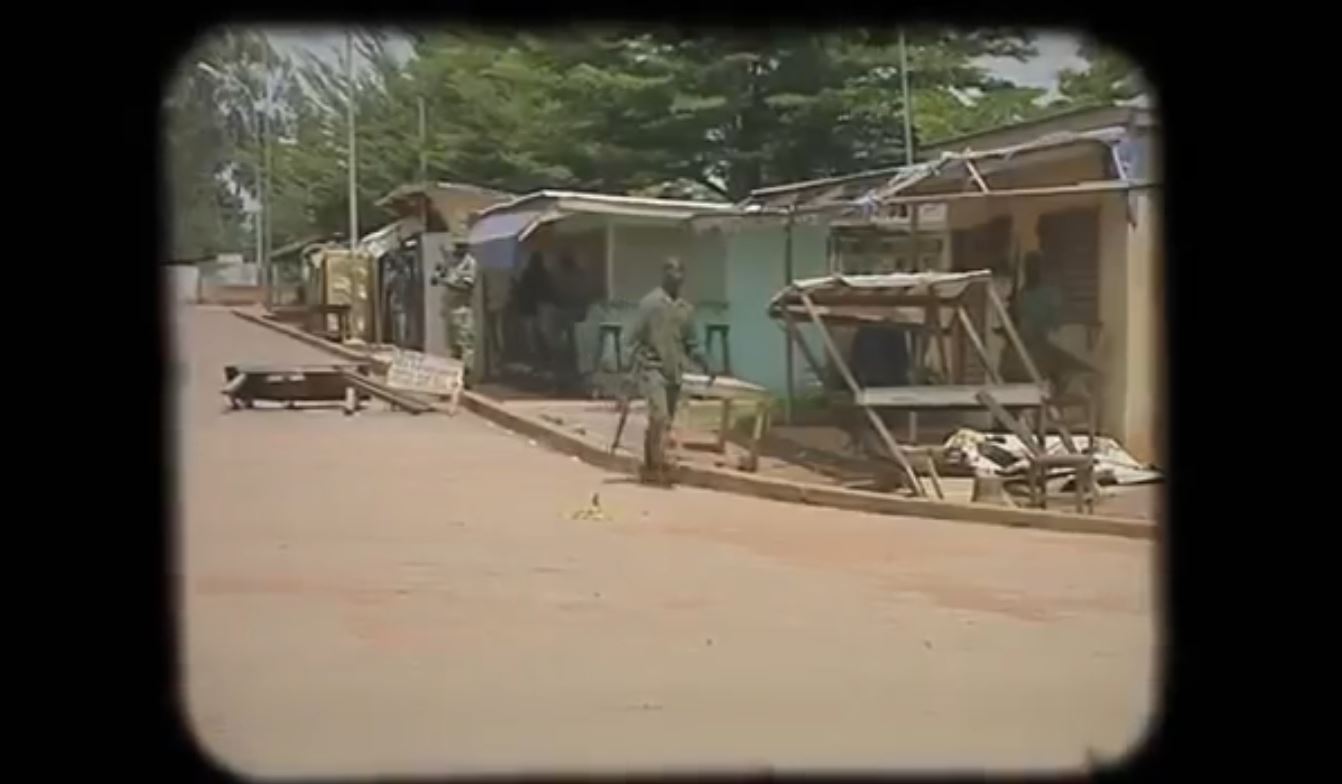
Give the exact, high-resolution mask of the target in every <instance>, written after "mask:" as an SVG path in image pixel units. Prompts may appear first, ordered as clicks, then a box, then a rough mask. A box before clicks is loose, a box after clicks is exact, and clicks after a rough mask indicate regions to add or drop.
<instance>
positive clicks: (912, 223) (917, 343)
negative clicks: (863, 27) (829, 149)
mask: <svg viewBox="0 0 1342 784" xmlns="http://www.w3.org/2000/svg"><path fill="white" fill-rule="evenodd" d="M899 86H900V92H901V93H902V94H903V99H904V165H906V166H912V165H913V162H914V154H913V95H912V94H911V93H910V92H909V50H908V46H907V45H906V44H905V42H904V28H903V27H901V28H899ZM921 207H922V206H921V205H919V204H910V205H909V257H910V258H909V261H910V265H909V266H910V267H911V269H912V270H913V271H914V272H917V271H918V268H919V266H920V265H919V263H918V212H919V210H920V209H921ZM938 318H940V317H939V316H938ZM929 326H930V325H929ZM938 326H940V325H938ZM910 341H911V342H912V344H913V345H912V346H910V348H912V349H913V352H912V356H913V368H912V369H913V373H912V375H913V378H911V379H910V380H911V381H912V382H913V383H915V384H917V383H919V382H920V381H921V380H922V378H921V376H922V373H921V368H922V364H923V351H922V349H923V345H922V341H921V340H919V339H918V335H917V334H916V333H915V334H911V335H910ZM908 424H909V433H908V436H909V441H910V442H912V443H915V444H916V443H917V442H918V412H916V411H910V412H909V416H908Z"/></svg>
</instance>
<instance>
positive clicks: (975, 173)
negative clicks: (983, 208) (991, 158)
mask: <svg viewBox="0 0 1342 784" xmlns="http://www.w3.org/2000/svg"><path fill="white" fill-rule="evenodd" d="M965 168H967V169H969V175H970V176H971V177H973V178H974V184H975V185H977V186H979V190H980V191H983V192H984V193H988V192H989V191H991V190H992V189H991V188H989V187H988V183H987V182H984V180H983V175H982V174H980V173H979V167H977V166H975V165H974V162H973V161H971V160H965Z"/></svg>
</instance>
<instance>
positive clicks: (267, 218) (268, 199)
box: [261, 36, 275, 304]
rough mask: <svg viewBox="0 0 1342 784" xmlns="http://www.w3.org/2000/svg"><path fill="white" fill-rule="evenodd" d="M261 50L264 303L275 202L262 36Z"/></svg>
mask: <svg viewBox="0 0 1342 784" xmlns="http://www.w3.org/2000/svg"><path fill="white" fill-rule="evenodd" d="M262 47H263V48H262V50H261V56H262V61H261V99H262V104H261V111H262V112H263V116H264V117H265V124H264V126H263V127H264V129H265V135H264V136H263V137H262V145H261V152H262V155H264V156H265V181H264V182H263V184H262V186H261V189H262V193H264V195H265V199H264V201H263V204H265V205H268V206H269V207H270V209H268V210H264V211H263V212H262V213H261V214H262V216H263V220H262V221H261V225H262V226H263V227H264V228H265V235H264V240H263V245H262V255H263V256H264V258H265V266H263V267H262V268H261V275H262V287H263V290H264V292H265V296H266V304H273V303H274V301H275V300H274V293H275V292H274V289H275V270H274V268H272V267H271V264H270V251H271V250H272V249H273V248H274V245H273V244H272V243H271V236H272V235H271V232H272V230H273V228H274V227H273V219H274V217H275V204H274V199H273V196H272V193H271V189H270V183H271V170H272V168H273V167H272V166H271V156H270V137H271V135H272V134H271V133H270V108H271V107H270V41H269V39H266V38H265V37H264V36H262Z"/></svg>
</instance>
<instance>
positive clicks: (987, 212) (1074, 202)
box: [947, 155, 1164, 461]
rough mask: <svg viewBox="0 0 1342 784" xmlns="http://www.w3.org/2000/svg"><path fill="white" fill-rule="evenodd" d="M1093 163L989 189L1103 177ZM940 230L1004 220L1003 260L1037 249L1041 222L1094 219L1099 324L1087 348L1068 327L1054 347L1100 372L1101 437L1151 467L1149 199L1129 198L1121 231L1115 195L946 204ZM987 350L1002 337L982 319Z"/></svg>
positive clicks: (1062, 164) (1153, 339) (1094, 159)
mask: <svg viewBox="0 0 1342 784" xmlns="http://www.w3.org/2000/svg"><path fill="white" fill-rule="evenodd" d="M1102 165H1103V164H1102V163H1101V159H1100V158H1099V156H1098V155H1092V156H1087V157H1085V158H1077V159H1073V160H1069V161H1059V162H1058V163H1056V164H1053V165H1050V166H1047V167H1045V166H1037V167H1031V169H1029V170H1028V171H1026V172H1023V173H1011V174H999V175H996V176H994V177H991V178H989V186H990V187H992V188H994V189H996V188H1021V187H1029V186H1032V185H1039V184H1041V183H1043V182H1066V181H1071V182H1076V181H1081V180H1095V179H1100V178H1102V177H1103V176H1104V172H1103V169H1102ZM949 204H950V209H949V210H948V215H947V218H948V225H949V228H950V229H952V230H957V229H967V228H973V227H975V226H979V225H981V224H983V223H986V222H988V221H990V220H993V219H994V218H998V217H1000V216H1004V215H1010V216H1011V219H1012V243H1013V247H1012V251H1011V252H1012V257H1013V258H1015V259H1020V258H1022V257H1023V256H1024V255H1025V254H1026V253H1028V252H1029V251H1032V250H1038V248H1039V237H1038V234H1037V232H1036V228H1037V225H1038V220H1039V218H1040V217H1041V216H1043V215H1045V214H1047V213H1051V212H1057V211H1061V210H1067V209H1076V208H1085V207H1090V208H1095V209H1098V210H1099V222H1100V248H1099V266H1100V270H1099V289H1100V291H1099V318H1100V322H1101V328H1100V331H1099V334H1098V335H1097V336H1096V337H1095V339H1094V344H1093V346H1092V347H1091V348H1089V349H1088V348H1087V345H1086V343H1087V335H1086V329H1085V327H1083V326H1081V325H1069V326H1067V327H1064V328H1063V329H1062V330H1061V331H1060V333H1059V334H1058V336H1057V340H1058V342H1059V343H1060V344H1061V345H1063V346H1065V347H1066V348H1068V349H1070V350H1072V351H1073V352H1075V353H1077V354H1079V355H1081V356H1086V357H1089V358H1090V359H1091V361H1092V362H1094V363H1095V364H1096V365H1097V366H1098V367H1099V368H1100V369H1101V370H1102V371H1103V374H1104V375H1103V380H1102V387H1101V389H1100V390H1099V393H1100V394H1099V400H1098V401H1097V405H1098V407H1099V419H1100V429H1101V431H1102V432H1105V433H1107V434H1110V435H1113V436H1114V437H1116V438H1118V440H1119V441H1120V442H1121V443H1123V445H1124V447H1125V448H1127V449H1128V451H1129V452H1131V453H1132V454H1133V456H1134V457H1137V458H1138V459H1140V460H1146V461H1154V460H1155V459H1156V446H1157V444H1158V439H1159V434H1160V433H1161V432H1162V430H1161V423H1162V422H1163V419H1162V417H1163V413H1162V406H1163V403H1164V401H1163V397H1162V392H1163V388H1162V386H1161V374H1160V369H1159V361H1160V357H1161V356H1162V352H1161V351H1160V346H1161V345H1162V342H1163V331H1162V330H1163V327H1162V325H1161V324H1160V319H1161V318H1163V312H1164V311H1163V310H1162V307H1163V305H1162V299H1161V292H1160V291H1159V283H1160V280H1161V278H1160V258H1159V256H1160V248H1159V236H1160V235H1159V230H1158V228H1159V227H1158V223H1157V220H1158V217H1159V207H1158V204H1157V203H1156V199H1155V197H1154V196H1153V195H1150V193H1149V192H1139V195H1137V196H1134V197H1133V205H1134V210H1133V213H1132V215H1133V217H1134V219H1135V225H1134V224H1133V223H1130V222H1129V213H1128V196H1127V195H1126V194H1124V193H1122V192H1114V193H1099V194H1068V195H1059V196H1037V197H1025V198H1015V199H974V200H964V201H959V202H950V203H949ZM995 283H996V286H997V290H998V292H999V294H1001V295H1002V297H1003V300H1004V301H1005V299H1006V295H1007V293H1008V292H1009V290H1010V288H1011V281H1010V280H1009V279H1008V278H1005V277H1003V278H1000V279H998V280H996V281H995ZM988 319H989V321H988V326H989V333H990V334H989V335H988V336H987V342H988V349H989V352H990V353H992V354H993V355H994V356H995V357H996V358H997V359H998V360H999V362H1000V359H1001V355H1002V351H1003V350H1004V349H1005V348H1006V341H1005V338H1004V337H1002V336H1001V335H998V334H996V330H997V327H999V326H1000V323H999V321H998V319H997V317H996V315H995V314H994V313H992V312H991V311H990V312H989V314H988Z"/></svg>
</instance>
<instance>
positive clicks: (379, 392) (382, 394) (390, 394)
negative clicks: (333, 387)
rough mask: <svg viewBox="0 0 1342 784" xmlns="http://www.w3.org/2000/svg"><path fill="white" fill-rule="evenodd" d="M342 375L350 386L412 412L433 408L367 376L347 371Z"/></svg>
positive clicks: (421, 411) (419, 412)
mask: <svg viewBox="0 0 1342 784" xmlns="http://www.w3.org/2000/svg"><path fill="white" fill-rule="evenodd" d="M344 376H345V381H346V383H348V384H349V385H350V386H352V387H355V388H357V389H359V390H362V391H363V392H366V393H368V394H369V395H371V396H373V397H375V398H378V399H379V400H384V401H386V402H388V403H391V404H392V405H394V406H397V407H399V408H403V409H405V410H406V411H409V412H410V413H412V414H422V413H424V412H426V411H432V410H433V406H432V405H430V404H429V403H425V402H424V401H422V400H416V399H415V398H412V397H410V396H408V395H402V394H400V393H398V392H396V391H395V390H392V389H388V388H387V387H386V386H383V385H382V384H379V383H377V382H376V381H374V380H372V379H371V378H368V377H367V376H361V375H359V374H357V373H348V372H347V373H345V374H344Z"/></svg>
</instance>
